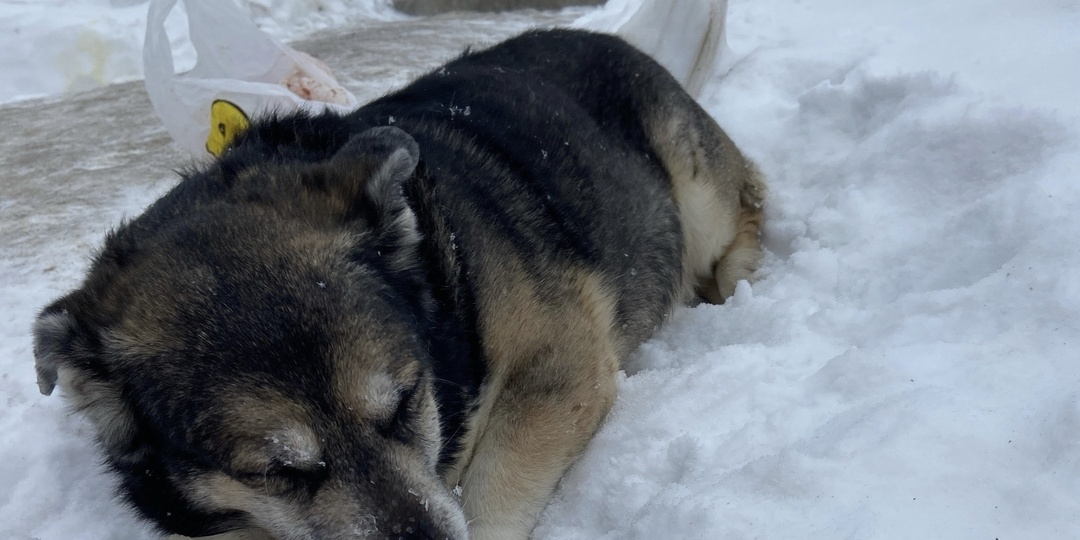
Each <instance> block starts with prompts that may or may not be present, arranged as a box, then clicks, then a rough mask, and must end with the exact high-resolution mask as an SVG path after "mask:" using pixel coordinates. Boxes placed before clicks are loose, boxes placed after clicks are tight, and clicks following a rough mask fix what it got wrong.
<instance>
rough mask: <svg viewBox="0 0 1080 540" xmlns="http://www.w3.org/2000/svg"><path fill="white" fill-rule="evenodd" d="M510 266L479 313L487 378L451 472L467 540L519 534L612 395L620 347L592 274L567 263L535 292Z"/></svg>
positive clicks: (528, 527) (505, 539)
mask: <svg viewBox="0 0 1080 540" xmlns="http://www.w3.org/2000/svg"><path fill="white" fill-rule="evenodd" d="M515 267H516V265H513V264H508V265H507V267H505V268H504V275H506V276H510V279H509V280H506V281H501V283H502V284H506V285H508V287H505V288H501V290H503V291H505V292H504V294H503V295H502V296H501V298H500V299H499V301H498V302H494V303H492V304H489V306H488V307H489V309H490V311H487V313H485V315H484V317H483V319H484V324H485V327H486V328H487V330H488V332H487V334H486V335H487V336H489V337H490V339H489V340H488V341H487V342H486V343H485V344H484V346H485V349H486V354H488V355H489V356H490V357H491V358H492V361H491V366H492V373H491V379H490V380H491V383H490V386H489V387H488V388H487V389H486V390H485V391H484V394H485V395H484V397H483V399H482V402H483V403H482V405H481V410H480V411H479V412H478V415H477V416H478V417H480V418H482V420H479V421H478V423H477V424H476V425H475V428H474V429H473V430H472V433H473V435H474V436H473V437H471V440H470V441H467V442H466V445H467V446H468V449H466V450H465V455H466V456H468V457H467V458H465V459H463V462H462V468H461V469H459V470H458V471H457V472H456V474H452V475H451V476H450V478H451V479H454V478H456V479H457V481H458V482H459V483H460V485H461V486H462V488H463V493H462V498H461V500H462V504H463V506H464V509H465V514H466V516H467V517H468V519H469V520H470V521H469V531H470V538H471V540H518V539H524V538H527V537H528V535H529V533H530V532H531V531H532V528H533V526H534V525H535V523H536V519H537V517H538V515H539V513H540V511H541V510H543V509H544V506H545V505H546V504H547V502H548V498H549V497H550V496H551V493H552V491H553V490H554V489H555V485H556V484H557V483H558V481H559V478H561V477H562V475H563V473H564V472H565V471H566V469H567V468H568V467H569V466H570V464H571V463H573V461H574V460H575V459H577V457H578V455H579V454H580V453H581V452H582V450H584V449H585V446H586V445H587V444H588V442H589V440H590V439H591V438H592V436H593V434H594V433H595V432H596V429H597V428H598V427H599V425H600V422H601V421H602V420H603V419H604V417H605V416H606V415H607V412H608V410H609V409H610V408H611V405H612V403H613V402H614V400H615V380H616V373H617V372H618V369H619V362H618V356H619V353H620V352H621V351H620V350H619V348H618V341H619V338H618V337H617V336H616V335H615V334H614V333H613V332H612V330H611V328H612V321H613V320H614V319H613V317H614V302H613V301H612V299H611V296H610V295H609V294H607V293H606V292H605V290H604V288H603V286H602V285H601V284H600V279H599V277H597V276H594V275H591V274H589V273H588V272H585V271H576V270H566V271H565V274H564V276H563V279H556V280H553V283H556V284H559V285H558V286H557V288H556V290H553V291H551V290H549V291H544V292H543V293H541V292H539V291H537V290H535V289H534V288H533V287H532V284H533V283H534V282H531V281H529V280H523V279H515V276H514V275H513V274H515V273H517V272H520V268H515ZM563 284H565V285H563ZM496 290H500V289H496ZM458 475H460V476H458Z"/></svg>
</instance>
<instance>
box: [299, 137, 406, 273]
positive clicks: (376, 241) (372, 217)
mask: <svg viewBox="0 0 1080 540" xmlns="http://www.w3.org/2000/svg"><path fill="white" fill-rule="evenodd" d="M419 162H420V147H419V146H418V145H417V144H416V140H414V139H413V138H412V136H410V135H409V134H408V133H405V132H404V131H402V130H401V129H398V128H396V127H392V126H384V127H376V128H371V129H369V130H367V131H364V132H362V133H360V134H358V135H355V136H353V137H352V138H351V139H349V141H348V142H346V143H345V145H344V146H342V147H341V149H340V150H338V152H337V153H336V154H334V156H333V157H332V158H331V159H330V161H329V162H328V163H326V164H325V165H324V166H323V167H321V168H320V172H319V174H318V176H313V177H309V178H308V179H307V180H306V183H307V184H308V186H309V187H317V188H318V189H320V190H322V191H325V192H326V193H328V194H329V195H330V196H331V197H332V198H336V199H337V201H338V205H337V207H338V208H341V209H343V211H344V215H343V216H342V217H343V219H344V220H345V221H346V222H352V221H356V222H359V223H362V224H363V226H364V228H365V229H367V230H368V231H371V232H372V233H374V235H373V237H372V242H373V243H372V244H371V245H372V247H374V249H375V251H376V252H377V253H379V254H381V256H383V257H388V260H389V261H391V263H392V265H391V266H392V267H394V268H406V267H409V266H411V265H412V264H414V261H415V250H416V247H417V245H418V244H419V243H420V233H419V228H418V226H417V221H416V215H415V214H414V213H413V211H412V209H411V208H410V207H409V203H408V201H407V200H406V198H405V188H404V186H405V183H406V182H407V181H408V180H409V179H410V178H412V177H413V175H414V173H415V172H416V167H417V165H418V164H419ZM313 181H314V182H315V184H317V185H315V184H313Z"/></svg>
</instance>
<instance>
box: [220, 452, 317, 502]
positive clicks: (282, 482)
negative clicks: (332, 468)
mask: <svg viewBox="0 0 1080 540" xmlns="http://www.w3.org/2000/svg"><path fill="white" fill-rule="evenodd" d="M327 475H328V466H327V464H326V462H321V461H320V462H318V463H316V464H315V467H314V468H303V469H302V468H298V467H295V466H292V465H286V464H284V463H280V462H278V461H276V460H275V461H271V462H270V463H268V464H267V466H266V468H265V469H264V470H262V471H239V472H236V473H234V474H232V477H233V478H235V479H236V480H239V481H240V482H241V483H243V484H244V485H247V486H248V487H251V488H254V489H258V490H261V491H264V492H265V493H266V494H268V495H276V496H279V495H283V494H307V495H309V496H310V495H313V494H314V493H315V492H316V491H318V489H319V486H320V485H321V484H322V482H323V480H325V479H326V477H327Z"/></svg>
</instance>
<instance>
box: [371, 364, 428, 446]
mask: <svg viewBox="0 0 1080 540" xmlns="http://www.w3.org/2000/svg"><path fill="white" fill-rule="evenodd" d="M422 383H423V379H417V380H416V382H414V383H413V384H412V385H411V386H409V387H407V388H405V390H404V391H402V392H401V397H400V398H399V400H398V404H397V408H396V409H395V410H394V413H393V414H392V415H391V416H390V417H388V418H387V420H386V423H385V424H384V425H383V426H382V428H381V430H380V431H382V432H383V434H385V435H386V436H388V437H393V438H396V439H399V440H401V441H402V442H409V440H410V439H411V438H412V429H411V428H410V425H411V424H412V420H413V418H414V417H415V416H416V414H417V413H418V411H419V408H420V404H419V401H420V398H421V397H422V396H421V394H422V392H421V388H422Z"/></svg>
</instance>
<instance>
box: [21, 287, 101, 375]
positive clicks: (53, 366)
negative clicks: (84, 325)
mask: <svg viewBox="0 0 1080 540" xmlns="http://www.w3.org/2000/svg"><path fill="white" fill-rule="evenodd" d="M63 304H64V300H59V301H57V302H55V303H53V304H52V305H50V306H49V307H47V308H45V309H44V310H42V312H41V314H40V315H38V318H37V321H35V322H34V367H35V368H36V370H37V383H38V390H40V391H41V393H42V394H44V395H46V396H48V395H52V392H53V389H55V388H56V383H57V380H58V379H59V377H60V375H59V373H60V369H61V368H64V367H67V366H74V365H77V364H83V363H85V362H84V361H80V358H85V357H86V356H88V354H89V353H90V351H89V350H87V349H88V346H87V345H88V343H87V342H88V336H86V335H85V332H83V331H81V330H80V329H79V327H78V323H77V322H76V321H75V316H74V315H72V314H71V313H70V312H68V310H67V308H66V307H64V305H63Z"/></svg>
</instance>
